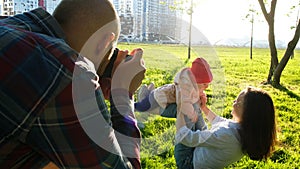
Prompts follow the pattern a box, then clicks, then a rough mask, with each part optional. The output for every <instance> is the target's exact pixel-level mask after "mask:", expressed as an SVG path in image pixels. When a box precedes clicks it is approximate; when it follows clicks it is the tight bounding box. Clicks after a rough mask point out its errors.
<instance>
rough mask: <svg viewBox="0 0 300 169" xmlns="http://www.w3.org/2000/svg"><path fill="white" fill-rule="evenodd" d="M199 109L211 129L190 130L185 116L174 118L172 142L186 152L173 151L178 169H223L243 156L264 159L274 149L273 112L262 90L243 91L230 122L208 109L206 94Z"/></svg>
mask: <svg viewBox="0 0 300 169" xmlns="http://www.w3.org/2000/svg"><path fill="white" fill-rule="evenodd" d="M201 109H202V110H203V112H204V113H205V115H206V118H207V119H208V120H209V122H211V124H212V125H211V128H210V129H207V130H203V131H199V130H197V131H192V130H190V129H189V128H188V127H187V126H186V124H185V120H184V117H183V116H184V115H183V114H178V115H177V120H176V129H177V132H176V137H175V141H176V142H177V143H181V144H180V145H181V150H186V151H185V152H183V151H181V152H180V153H177V154H176V152H175V159H176V164H177V167H178V168H179V169H183V168H184V169H198V168H214V169H218V168H224V167H225V166H227V165H229V164H231V163H233V162H235V161H237V160H239V159H241V158H242V157H243V156H244V155H248V156H249V157H250V158H251V159H252V160H263V159H266V158H268V157H269V156H270V154H271V153H272V151H273V150H274V145H275V140H276V123H275V111H274V105H273V101H272V99H271V97H270V96H269V94H267V93H266V92H265V91H263V90H261V89H258V88H254V87H247V88H246V89H244V90H242V91H241V92H240V94H239V95H238V97H237V99H236V100H235V101H234V103H233V110H232V113H231V114H232V116H233V119H232V120H229V119H225V118H222V117H219V116H217V115H216V114H215V113H213V112H212V111H211V110H210V109H209V108H207V106H206V96H205V95H203V96H201ZM184 148H185V149H184Z"/></svg>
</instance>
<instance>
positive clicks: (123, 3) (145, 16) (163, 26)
mask: <svg viewBox="0 0 300 169" xmlns="http://www.w3.org/2000/svg"><path fill="white" fill-rule="evenodd" d="M60 1H61V0H0V8H1V9H0V12H1V13H0V15H4V16H11V15H16V14H19V13H23V12H26V11H29V10H32V9H34V8H37V7H42V8H44V9H46V10H47V11H48V12H49V13H50V14H52V13H53V11H54V9H55V7H56V6H57V5H58V4H59V3H60ZM175 1H176V0H112V2H113V4H114V6H115V8H116V10H117V12H118V14H119V16H120V21H121V27H122V29H121V36H123V37H125V38H126V39H127V40H128V39H129V40H130V41H131V40H132V41H150V42H160V41H163V40H168V38H169V39H170V38H171V39H180V32H181V27H180V26H179V25H181V21H180V19H178V18H180V13H179V12H178V11H176V10H172V9H171V8H170V6H171V5H174V3H175ZM162 2H163V3H162ZM121 38H122V37H121Z"/></svg>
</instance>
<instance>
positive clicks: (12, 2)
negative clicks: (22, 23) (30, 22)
mask: <svg viewBox="0 0 300 169" xmlns="http://www.w3.org/2000/svg"><path fill="white" fill-rule="evenodd" d="M37 7H38V0H3V2H2V10H1V11H2V12H1V15H5V16H11V15H16V14H20V13H23V12H26V11H30V10H32V9H34V8H37Z"/></svg>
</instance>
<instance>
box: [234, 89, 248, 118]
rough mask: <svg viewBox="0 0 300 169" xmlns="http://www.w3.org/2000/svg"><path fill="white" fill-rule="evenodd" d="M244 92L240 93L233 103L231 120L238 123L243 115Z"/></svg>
mask: <svg viewBox="0 0 300 169" xmlns="http://www.w3.org/2000/svg"><path fill="white" fill-rule="evenodd" d="M245 94H246V91H242V92H241V93H240V94H239V95H238V96H237V98H236V99H235V100H234V101H233V105H232V107H233V109H232V112H231V115H232V116H233V119H234V120H236V121H238V122H239V121H240V119H241V117H242V114H243V105H244V98H245Z"/></svg>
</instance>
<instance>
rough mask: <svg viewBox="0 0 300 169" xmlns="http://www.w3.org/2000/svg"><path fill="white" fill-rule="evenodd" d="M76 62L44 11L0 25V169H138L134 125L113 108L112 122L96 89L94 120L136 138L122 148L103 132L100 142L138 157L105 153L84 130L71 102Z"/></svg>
mask: <svg viewBox="0 0 300 169" xmlns="http://www.w3.org/2000/svg"><path fill="white" fill-rule="evenodd" d="M77 57H78V53H76V52H75V51H74V50H72V49H71V48H70V47H69V46H68V45H67V44H66V43H65V41H64V33H63V31H62V30H61V28H60V26H59V25H58V23H57V22H56V20H55V19H54V18H53V17H52V16H51V15H50V14H48V13H47V12H45V11H44V10H42V9H36V10H33V11H30V12H27V13H24V14H20V15H15V16H13V17H9V18H7V19H3V20H0V67H1V72H0V168H13V167H16V168H40V167H42V166H44V165H46V164H47V163H48V162H49V161H52V162H54V163H55V164H56V165H57V166H58V167H60V168H129V167H130V166H131V165H132V166H133V167H134V168H140V160H139V144H140V142H139V141H138V139H139V138H140V131H139V129H138V128H137V125H136V120H135V119H134V116H130V117H131V118H128V117H126V116H122V115H120V114H119V113H118V111H117V109H116V108H115V105H114V104H113V102H111V115H112V116H110V114H109V112H108V108H107V106H106V104H105V102H104V98H103V95H102V92H101V90H100V88H97V89H96V90H95V97H96V98H97V104H98V106H97V107H96V108H95V109H97V111H95V112H94V113H93V115H94V116H101V117H104V119H105V120H106V122H107V123H106V124H107V125H109V126H110V125H111V124H112V126H113V127H114V130H115V131H118V132H117V133H121V134H124V135H126V136H130V137H133V138H137V139H136V140H133V141H131V142H130V141H129V143H127V144H123V143H122V142H121V141H119V140H118V137H119V136H118V135H115V134H114V133H115V132H114V130H112V129H109V128H107V130H108V132H109V136H108V137H107V139H105V140H103V142H109V143H110V144H111V146H112V147H115V148H116V149H117V150H120V149H121V150H124V145H128V144H129V145H130V146H129V147H131V148H133V149H132V151H133V152H135V154H136V156H135V157H132V158H126V157H124V156H122V155H117V154H118V153H117V154H114V153H111V152H109V151H107V150H105V149H104V148H102V147H101V146H99V145H98V144H96V143H95V142H94V141H93V140H92V139H91V138H90V137H89V136H88V135H87V134H86V132H85V131H84V129H83V128H82V126H81V124H80V122H79V120H78V117H77V115H76V112H75V109H74V103H73V99H72V76H73V71H74V67H75V64H76V59H77ZM83 71H86V72H89V73H90V71H89V70H83ZM91 78H92V79H95V78H97V75H96V74H92V76H91ZM89 80H90V81H92V80H91V79H89ZM127 99H128V98H127ZM128 100H129V99H128ZM99 112H100V113H99ZM110 119H111V120H112V121H111V120H110ZM89 120H90V119H89V118H87V120H86V121H85V122H86V123H88V122H89ZM102 125H103V127H107V126H105V124H99V126H102ZM118 148H119V149H118ZM127 148H128V146H127ZM121 150H120V151H121ZM119 153H120V154H121V152H119ZM128 161H130V162H131V163H129V162H128Z"/></svg>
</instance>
